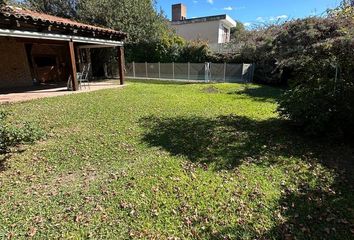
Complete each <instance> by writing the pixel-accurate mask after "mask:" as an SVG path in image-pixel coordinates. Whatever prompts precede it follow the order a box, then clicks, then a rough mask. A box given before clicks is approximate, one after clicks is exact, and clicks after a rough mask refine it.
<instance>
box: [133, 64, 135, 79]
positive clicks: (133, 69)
mask: <svg viewBox="0 0 354 240" xmlns="http://www.w3.org/2000/svg"><path fill="white" fill-rule="evenodd" d="M133 77H134V78H135V62H133Z"/></svg>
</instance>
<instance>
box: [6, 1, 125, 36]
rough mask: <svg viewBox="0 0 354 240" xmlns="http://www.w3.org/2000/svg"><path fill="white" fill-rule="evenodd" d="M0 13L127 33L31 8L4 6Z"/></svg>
mask: <svg viewBox="0 0 354 240" xmlns="http://www.w3.org/2000/svg"><path fill="white" fill-rule="evenodd" d="M0 14H2V15H4V16H5V17H15V18H16V19H19V20H28V19H30V20H33V21H35V22H42V23H46V24H48V25H56V26H62V27H68V26H69V27H72V28H76V29H80V30H87V31H94V32H98V33H104V34H112V35H119V36H121V37H125V36H126V35H127V34H126V33H124V32H122V31H117V30H113V29H109V28H102V27H97V26H93V25H88V24H84V23H80V22H77V21H74V20H71V19H68V18H61V17H56V16H53V15H49V14H45V13H40V12H35V11H32V10H27V9H22V8H18V7H12V6H5V7H2V8H1V9H0Z"/></svg>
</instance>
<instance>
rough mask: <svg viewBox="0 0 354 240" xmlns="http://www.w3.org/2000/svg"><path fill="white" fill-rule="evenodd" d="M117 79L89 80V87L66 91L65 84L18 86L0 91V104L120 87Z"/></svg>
mask: <svg viewBox="0 0 354 240" xmlns="http://www.w3.org/2000/svg"><path fill="white" fill-rule="evenodd" d="M121 87H124V86H121V85H119V84H118V81H114V82H91V83H90V87H83V88H82V89H81V90H79V91H75V92H73V91H68V90H67V88H66V86H58V85H54V86H37V87H28V88H18V89H13V90H8V91H6V92H0V104H4V103H14V102H23V101H29V100H33V99H39V98H46V97H56V96H63V95H69V94H78V93H83V92H92V91H97V90H102V89H109V88H121Z"/></svg>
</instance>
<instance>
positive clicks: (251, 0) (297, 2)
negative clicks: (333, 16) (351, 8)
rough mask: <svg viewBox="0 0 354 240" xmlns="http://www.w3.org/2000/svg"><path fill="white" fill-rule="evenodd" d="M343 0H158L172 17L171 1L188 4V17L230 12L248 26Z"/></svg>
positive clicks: (309, 12) (316, 10)
mask: <svg viewBox="0 0 354 240" xmlns="http://www.w3.org/2000/svg"><path fill="white" fill-rule="evenodd" d="M340 2H341V0H157V7H158V8H159V9H162V10H163V11H164V13H165V14H166V15H167V17H168V18H171V5H172V4H175V3H183V4H184V5H186V6H187V18H195V17H203V16H211V15H218V14H228V15H229V16H231V17H232V18H233V19H235V20H239V21H241V22H243V23H244V24H245V25H246V26H247V27H252V26H255V25H259V24H263V23H271V22H277V21H285V20H289V19H294V18H303V17H306V16H313V15H322V14H324V13H325V12H326V9H328V8H334V7H336V6H338V5H339V3H340Z"/></svg>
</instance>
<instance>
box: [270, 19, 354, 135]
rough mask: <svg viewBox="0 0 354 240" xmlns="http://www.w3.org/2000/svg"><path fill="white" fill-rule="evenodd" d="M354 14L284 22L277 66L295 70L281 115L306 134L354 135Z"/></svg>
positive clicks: (280, 35) (279, 38)
mask: <svg viewBox="0 0 354 240" xmlns="http://www.w3.org/2000/svg"><path fill="white" fill-rule="evenodd" d="M352 26H353V19H352V18H343V17H328V18H325V19H318V18H309V19H305V20H298V21H294V22H290V23H287V24H285V25H284V28H283V29H284V30H283V32H282V33H281V34H279V36H278V37H277V39H276V41H277V43H276V47H277V51H278V56H279V57H278V66H279V68H281V69H284V68H287V69H288V71H289V72H290V75H289V76H290V77H289V86H290V89H289V90H288V91H287V92H286V93H285V94H284V96H283V98H282V100H281V101H280V107H279V112H280V114H281V116H283V117H285V118H288V119H291V120H292V121H293V122H295V123H296V124H298V125H300V126H302V127H303V129H304V131H305V133H307V134H311V135H313V134H316V135H323V134H325V133H330V134H331V135H332V134H334V133H336V134H339V135H341V136H345V135H347V136H351V135H354V113H353V112H354V78H353V74H354V64H353V62H354V56H353V49H354V40H353V37H354V28H353V27H352Z"/></svg>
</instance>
